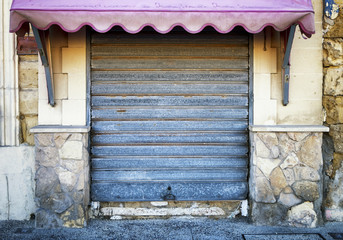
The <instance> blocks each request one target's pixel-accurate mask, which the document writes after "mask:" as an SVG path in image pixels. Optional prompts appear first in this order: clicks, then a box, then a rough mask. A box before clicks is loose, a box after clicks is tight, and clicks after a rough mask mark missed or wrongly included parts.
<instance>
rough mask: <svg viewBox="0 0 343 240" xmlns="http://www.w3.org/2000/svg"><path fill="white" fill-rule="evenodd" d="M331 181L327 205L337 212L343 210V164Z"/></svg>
mask: <svg viewBox="0 0 343 240" xmlns="http://www.w3.org/2000/svg"><path fill="white" fill-rule="evenodd" d="M329 183H330V184H329V185H328V188H327V198H326V200H325V207H326V209H330V210H332V211H336V212H337V211H343V210H342V209H343V166H341V167H340V168H339V169H338V170H337V171H336V173H335V177H334V179H333V181H330V182H329Z"/></svg>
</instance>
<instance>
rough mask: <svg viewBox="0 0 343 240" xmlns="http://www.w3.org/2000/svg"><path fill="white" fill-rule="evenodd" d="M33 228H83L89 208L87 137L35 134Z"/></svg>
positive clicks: (73, 134) (85, 135) (64, 134)
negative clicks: (34, 212)
mask: <svg viewBox="0 0 343 240" xmlns="http://www.w3.org/2000/svg"><path fill="white" fill-rule="evenodd" d="M35 145H36V176H35V180H36V203H37V207H38V210H37V212H36V227H38V228H56V227H63V226H64V227H83V226H85V224H86V220H87V218H88V216H87V210H88V204H89V156H88V150H87V148H88V133H36V134H35Z"/></svg>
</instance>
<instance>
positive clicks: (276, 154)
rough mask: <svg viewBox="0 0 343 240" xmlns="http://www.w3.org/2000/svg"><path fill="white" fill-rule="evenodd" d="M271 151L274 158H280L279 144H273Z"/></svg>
mask: <svg viewBox="0 0 343 240" xmlns="http://www.w3.org/2000/svg"><path fill="white" fill-rule="evenodd" d="M270 153H271V157H272V158H278V157H279V156H280V150H279V148H278V147H277V146H273V147H272V148H271V149H270Z"/></svg>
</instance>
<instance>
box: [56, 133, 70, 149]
mask: <svg viewBox="0 0 343 240" xmlns="http://www.w3.org/2000/svg"><path fill="white" fill-rule="evenodd" d="M69 136H70V134H69V133H62V134H55V136H54V141H55V145H56V147H57V148H61V147H62V146H63V144H64V143H65V142H66V140H67V139H68V138H69Z"/></svg>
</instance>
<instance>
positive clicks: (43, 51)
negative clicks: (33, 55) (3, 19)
mask: <svg viewBox="0 0 343 240" xmlns="http://www.w3.org/2000/svg"><path fill="white" fill-rule="evenodd" d="M32 31H33V34H34V36H35V39H36V42H37V47H38V52H39V55H40V57H41V60H42V64H43V66H44V70H45V76H46V86H47V89H48V102H49V104H50V105H51V106H52V107H53V106H55V99H54V89H53V75H52V68H51V64H49V62H50V63H51V61H49V60H50V59H49V55H48V52H47V49H50V43H49V39H48V32H47V31H40V30H38V29H37V28H36V27H34V26H32ZM47 42H48V46H47Z"/></svg>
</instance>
